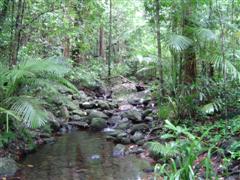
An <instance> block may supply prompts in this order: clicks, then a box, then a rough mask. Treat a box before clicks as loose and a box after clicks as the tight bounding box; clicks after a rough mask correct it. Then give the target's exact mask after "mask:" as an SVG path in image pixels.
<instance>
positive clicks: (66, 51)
mask: <svg viewBox="0 0 240 180" xmlns="http://www.w3.org/2000/svg"><path fill="white" fill-rule="evenodd" d="M65 18H66V19H69V17H68V12H67V8H66V4H64V7H63V19H65ZM62 44H63V56H64V57H65V58H66V59H68V58H69V57H70V38H69V36H68V35H65V36H64V38H63V43H62Z"/></svg>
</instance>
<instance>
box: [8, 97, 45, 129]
mask: <svg viewBox="0 0 240 180" xmlns="http://www.w3.org/2000/svg"><path fill="white" fill-rule="evenodd" d="M10 101H15V102H14V103H13V104H12V106H11V108H10V109H11V111H14V112H15V113H16V114H17V116H19V117H20V118H21V121H22V122H23V123H24V124H25V125H26V126H27V127H31V128H37V127H41V126H42V125H44V124H45V123H46V121H47V113H46V111H45V110H44V109H43V108H42V105H43V104H44V102H43V101H41V100H39V99H36V98H32V97H30V96H20V97H16V98H12V99H11V100H10Z"/></svg>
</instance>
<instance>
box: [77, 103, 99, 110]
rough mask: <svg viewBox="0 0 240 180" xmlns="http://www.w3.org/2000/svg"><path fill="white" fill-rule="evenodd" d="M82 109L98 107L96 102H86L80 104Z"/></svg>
mask: <svg viewBox="0 0 240 180" xmlns="http://www.w3.org/2000/svg"><path fill="white" fill-rule="evenodd" d="M80 107H81V108H83V109H93V108H95V107H96V105H95V103H94V102H84V103H81V104H80Z"/></svg>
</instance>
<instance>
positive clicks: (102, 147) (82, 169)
mask: <svg viewBox="0 0 240 180" xmlns="http://www.w3.org/2000/svg"><path fill="white" fill-rule="evenodd" d="M113 148H114V144H113V143H112V142H109V141H106V140H105V137H104V135H102V134H101V133H91V132H87V131H80V132H73V133H70V134H66V135H64V136H62V137H59V138H58V139H57V142H56V143H54V144H47V145H44V146H42V147H41V148H39V149H38V150H37V152H36V153H33V154H30V155H28V156H27V157H26V159H25V160H24V161H23V162H22V163H21V166H22V168H21V170H20V171H19V172H18V173H17V174H16V177H19V179H22V180H118V179H119V180H140V179H149V176H151V175H149V174H145V173H144V172H143V169H145V168H149V166H150V165H149V163H148V162H147V161H145V160H143V159H140V158H138V157H137V156H135V155H129V156H125V157H122V158H114V157H113V156H112V152H113Z"/></svg>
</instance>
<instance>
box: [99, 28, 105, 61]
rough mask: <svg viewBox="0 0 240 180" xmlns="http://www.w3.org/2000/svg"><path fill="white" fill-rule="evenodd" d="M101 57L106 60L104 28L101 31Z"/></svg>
mask: <svg viewBox="0 0 240 180" xmlns="http://www.w3.org/2000/svg"><path fill="white" fill-rule="evenodd" d="M99 56H100V57H101V58H103V59H105V43H104V28H103V26H101V27H100V29H99Z"/></svg>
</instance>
